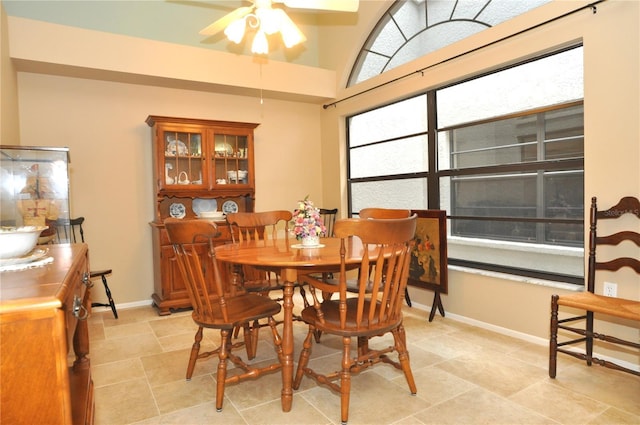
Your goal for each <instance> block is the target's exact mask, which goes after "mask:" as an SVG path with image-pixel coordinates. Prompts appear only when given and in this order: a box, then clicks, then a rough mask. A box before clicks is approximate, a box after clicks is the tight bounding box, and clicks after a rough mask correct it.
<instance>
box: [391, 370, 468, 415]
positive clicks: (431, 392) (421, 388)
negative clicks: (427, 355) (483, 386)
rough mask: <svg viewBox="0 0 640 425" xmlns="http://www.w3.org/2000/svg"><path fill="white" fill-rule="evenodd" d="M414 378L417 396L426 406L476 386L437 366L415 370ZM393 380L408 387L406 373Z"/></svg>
mask: <svg viewBox="0 0 640 425" xmlns="http://www.w3.org/2000/svg"><path fill="white" fill-rule="evenodd" d="M413 378H414V379H415V382H416V387H417V388H418V394H417V396H418V397H419V398H421V399H422V400H425V401H426V402H427V403H428V404H425V408H426V407H429V406H431V405H434V404H438V403H442V402H443V401H446V400H449V399H451V398H454V397H456V396H458V395H460V394H463V393H465V392H467V391H470V390H471V389H473V388H476V385H475V384H472V383H471V382H469V381H466V380H464V379H461V378H459V377H457V376H456V375H452V374H451V373H448V372H445V371H444V370H442V369H439V368H437V367H426V368H421V369H419V370H417V371H415V370H414V372H413ZM392 382H393V383H394V384H396V385H399V386H404V387H406V385H407V383H406V381H405V379H404V375H403V376H399V377H396V378H395V379H393V380H392Z"/></svg>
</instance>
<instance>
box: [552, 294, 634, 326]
mask: <svg viewBox="0 0 640 425" xmlns="http://www.w3.org/2000/svg"><path fill="white" fill-rule="evenodd" d="M558 305H563V306H566V307H574V308H578V309H582V310H588V311H593V312H594V313H603V314H609V315H611V316H616V317H620V318H625V319H630V320H640V302H639V301H634V300H627V299H625V298H614V297H607V296H604V295H597V294H593V293H591V292H580V293H576V294H569V295H562V296H561V297H559V298H558Z"/></svg>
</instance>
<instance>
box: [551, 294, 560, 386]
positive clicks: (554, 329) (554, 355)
mask: <svg viewBox="0 0 640 425" xmlns="http://www.w3.org/2000/svg"><path fill="white" fill-rule="evenodd" d="M550 327H551V329H550V330H549V377H550V378H555V377H556V364H557V360H558V296H557V295H552V296H551V325H550Z"/></svg>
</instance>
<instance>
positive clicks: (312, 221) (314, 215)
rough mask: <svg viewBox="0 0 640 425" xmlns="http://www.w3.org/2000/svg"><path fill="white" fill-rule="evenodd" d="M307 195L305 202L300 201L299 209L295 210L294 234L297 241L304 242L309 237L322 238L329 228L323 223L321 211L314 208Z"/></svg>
mask: <svg viewBox="0 0 640 425" xmlns="http://www.w3.org/2000/svg"><path fill="white" fill-rule="evenodd" d="M308 198H309V196H308V195H307V196H306V197H305V198H304V200H302V201H298V208H296V209H295V210H293V220H292V222H291V223H292V225H293V234H294V235H295V236H296V239H298V240H302V239H304V238H306V237H308V236H322V235H324V234H325V233H326V232H327V228H326V227H325V226H324V223H323V222H322V217H321V216H320V210H319V209H318V208H316V207H314V206H313V202H312V201H310V200H309V199H308Z"/></svg>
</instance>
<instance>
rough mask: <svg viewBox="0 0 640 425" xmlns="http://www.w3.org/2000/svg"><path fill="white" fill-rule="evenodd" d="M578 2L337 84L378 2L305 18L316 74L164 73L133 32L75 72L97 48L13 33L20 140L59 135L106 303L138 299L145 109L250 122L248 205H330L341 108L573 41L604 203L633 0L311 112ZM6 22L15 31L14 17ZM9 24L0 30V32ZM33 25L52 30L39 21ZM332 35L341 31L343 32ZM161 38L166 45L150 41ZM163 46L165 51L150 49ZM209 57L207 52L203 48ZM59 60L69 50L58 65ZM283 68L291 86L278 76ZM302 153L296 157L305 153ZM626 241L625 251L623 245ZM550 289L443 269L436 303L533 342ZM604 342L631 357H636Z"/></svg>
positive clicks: (588, 185)
mask: <svg viewBox="0 0 640 425" xmlns="http://www.w3.org/2000/svg"><path fill="white" fill-rule="evenodd" d="M387 4H390V2H388V1H387ZM581 4H586V2H583V1H574V2H553V3H552V4H550V5H548V6H546V7H543V8H540V10H536V11H534V12H533V13H530V14H527V16H526V18H521V19H515V20H513V22H508V23H505V24H501V25H498V26H496V27H494V28H492V29H491V30H489V31H487V32H486V34H485V33H483V35H482V36H480V37H473V38H472V40H466V41H462V42H460V43H457V44H456V45H453V46H451V47H449V48H447V49H443V50H442V51H439V52H435V53H434V54H431V55H428V56H425V57H423V58H420V59H419V60H417V61H415V62H414V63H411V64H408V65H406V66H404V67H401V68H399V69H396V70H393V71H392V72H390V73H388V74H387V75H382V76H380V77H379V78H376V79H373V80H372V81H369V82H366V83H363V84H361V85H360V87H356V88H351V89H342V87H344V83H345V81H346V78H347V74H348V71H349V69H350V66H351V63H352V62H353V60H354V59H355V54H356V53H357V51H356V50H357V49H359V47H360V45H361V44H362V42H363V41H364V38H365V37H366V34H367V33H368V31H370V29H371V28H372V26H373V25H374V23H375V21H377V19H378V17H379V16H380V13H381V11H382V10H384V9H386V7H384V6H383V5H382V2H361V8H362V10H361V12H360V13H359V14H358V16H359V19H358V22H357V24H356V25H355V26H349V25H335V26H331V25H328V26H327V27H326V28H322V29H321V30H320V31H321V33H320V39H321V40H323V41H322V43H323V45H322V46H321V50H322V52H323V53H321V63H322V64H323V66H325V65H328V64H331V65H332V66H335V69H336V71H337V73H336V74H335V75H334V76H333V77H329V78H327V77H328V76H327V74H326V73H324V72H321V71H319V70H316V69H308V68H296V67H287V66H281V65H280V64H274V63H271V64H270V65H273V67H272V68H266V67H265V68H263V69H270V70H271V69H276V68H277V69H278V70H279V72H276V73H274V72H271V71H270V72H269V73H268V76H267V77H266V78H263V79H258V77H257V75H258V71H256V68H253V71H252V75H249V76H247V75H246V72H244V71H243V72H238V71H239V70H237V69H236V68H233V67H225V66H221V67H220V68H219V69H222V70H224V71H216V72H223V73H224V75H225V76H224V78H227V80H225V81H226V83H225V86H224V87H217V86H216V85H215V83H216V80H215V78H213V79H210V78H209V77H207V76H206V75H204V74H203V73H202V72H197V73H195V74H189V73H185V71H183V70H175V71H172V72H175V73H177V74H179V75H180V78H177V77H176V78H175V79H172V75H171V73H170V72H169V71H166V70H164V69H163V68H162V67H163V64H164V63H166V58H167V57H173V55H174V53H175V54H178V53H179V52H177V51H176V50H175V49H177V47H176V46H171V47H169V46H164V45H162V44H161V43H160V44H158V43H153V42H145V41H136V43H135V44H136V49H138V50H136V52H139V51H140V50H139V49H143V50H144V47H145V46H148V47H149V51H150V52H152V53H153V54H148V55H147V56H145V58H144V60H132V62H133V63H134V65H136V66H133V67H132V66H129V65H130V64H127V65H128V66H127V67H126V75H125V74H123V73H119V71H122V72H125V71H124V70H123V69H121V68H122V67H124V65H122V66H120V65H119V64H118V63H110V64H109V70H108V71H109V72H108V73H106V74H105V73H100V72H97V73H96V72H89V73H87V72H83V71H86V70H85V69H84V68H91V67H92V66H96V67H97V68H98V70H102V71H104V69H102V68H104V67H106V65H105V64H103V63H102V59H101V58H102V56H101V52H100V51H99V50H98V49H95V51H94V52H93V53H91V52H88V51H86V50H85V51H84V53H83V55H76V56H74V58H72V59H70V54H66V53H65V50H64V49H56V51H54V52H52V51H51V50H52V49H48V50H46V51H44V52H42V51H39V50H38V49H37V47H34V46H31V45H29V43H26V42H25V43H17V44H18V46H17V47H16V50H15V52H16V55H19V59H20V60H19V61H18V63H19V65H20V66H21V67H22V68H19V69H22V72H20V73H19V78H18V89H19V101H20V110H19V112H20V131H21V142H22V144H33V145H61V146H69V147H70V148H71V160H72V164H71V168H72V174H71V179H72V180H71V186H72V199H71V203H72V211H73V213H74V214H77V215H79V214H82V215H84V216H85V217H87V220H88V224H87V230H88V232H87V233H88V241H89V244H90V248H91V258H92V265H93V266H94V268H100V267H111V268H113V269H114V274H113V276H112V278H111V279H110V282H112V284H111V285H112V289H113V292H114V296H115V298H116V302H117V303H119V304H126V303H135V302H139V301H143V302H149V297H150V294H151V292H152V291H153V289H152V280H151V279H152V277H151V272H152V265H151V237H150V230H149V226H148V222H149V221H150V220H151V218H152V200H153V194H152V182H151V150H150V145H149V144H150V135H149V129H148V127H146V125H145V124H144V119H145V118H146V116H147V115H149V114H157V115H176V116H184V117H197V118H211V119H220V120H235V121H248V122H258V123H261V125H260V126H259V127H258V128H257V131H256V158H257V164H256V175H257V179H256V181H257V205H256V206H257V209H259V210H265V209H272V208H292V207H293V206H294V203H295V201H296V200H297V199H299V198H301V197H303V196H305V195H307V194H309V195H310V196H311V198H312V199H314V200H315V201H316V203H318V204H322V205H325V206H331V207H333V206H337V207H339V208H340V211H341V214H343V215H344V214H345V212H346V208H347V204H346V185H345V180H344V177H345V171H344V170H345V148H344V146H345V139H344V134H345V133H344V128H343V127H344V117H345V116H348V115H350V114H353V113H355V112H358V111H361V110H363V109H367V108H370V107H371V106H372V105H376V104H383V103H388V102H390V101H392V100H396V99H399V98H402V97H405V96H407V95H409V94H412V93H417V92H420V91H423V90H424V89H425V88H429V87H436V86H439V85H441V84H444V83H445V82H449V81H453V80H456V79H460V78H463V77H465V76H468V75H472V74H474V73H477V72H479V71H480V70H487V69H492V68H494V67H496V66H499V65H502V64H506V63H512V62H515V61H518V60H521V59H523V58H526V57H531V56H535V55H536V54H539V53H540V52H545V51H549V50H552V49H555V48H557V47H558V46H562V45H566V44H571V43H573V42H575V41H579V40H583V41H584V46H585V49H584V50H585V139H586V141H585V143H586V146H585V169H586V173H585V197H587V198H589V197H590V196H592V195H597V196H598V197H599V198H600V200H601V204H602V205H605V204H610V203H612V202H615V201H616V200H617V199H618V198H620V197H621V196H623V195H628V194H634V195H636V196H638V195H639V194H640V169H639V167H638V163H639V162H640V143H639V141H640V130H639V126H638V125H639V124H638V116H640V107H639V99H640V96H639V94H640V93H639V88H638V75H639V72H640V70H639V67H638V62H639V52H640V43H639V38H640V37H639V29H638V28H639V27H640V25H638V24H639V22H640V3H638V2H635V1H634V2H627V1H607V2H605V3H602V4H599V5H598V8H597V13H595V14H594V13H592V11H591V10H584V11H582V12H579V13H577V14H574V15H571V16H568V17H566V18H563V19H561V20H558V21H556V22H552V23H550V24H547V25H544V26H542V27H540V28H537V29H535V30H533V31H530V32H527V33H525V34H522V35H519V36H517V37H515V38H513V39H509V40H506V41H502V42H498V43H495V44H494V45H493V46H492V47H490V48H486V49H481V50H479V51H477V52H475V53H474V54H471V55H468V56H467V57H460V58H458V59H455V60H453V61H450V62H447V63H445V64H441V65H434V66H433V67H431V68H429V70H428V72H425V74H424V76H423V75H421V74H416V75H414V76H412V77H409V78H406V79H402V80H401V81H399V82H397V83H394V84H389V85H387V86H385V87H384V88H382V89H379V90H373V91H370V92H368V93H367V94H365V95H362V96H358V97H355V98H353V99H351V100H349V101H346V102H342V103H339V104H338V105H337V106H336V107H330V108H328V109H326V110H325V109H323V108H322V107H321V106H320V105H321V104H322V103H326V102H327V99H330V98H332V97H335V92H336V90H337V98H343V97H346V96H349V95H352V94H354V93H356V92H357V91H359V90H362V89H366V88H371V87H373V86H374V85H376V84H379V83H383V82H385V81H388V80H390V79H393V78H396V77H398V76H399V75H402V74H404V73H407V74H408V73H411V72H412V71H415V70H416V69H419V68H421V67H425V66H429V65H432V64H436V63H437V62H439V61H440V60H442V59H445V58H447V57H453V56H456V55H457V54H459V53H461V52H464V51H466V50H470V49H474V48H476V47H478V45H481V44H484V43H488V42H492V41H495V40H498V39H500V38H502V37H504V36H505V35H508V34H511V33H516V32H518V31H520V30H522V29H524V28H526V27H529V26H532V25H535V24H537V23H540V22H542V21H544V20H546V19H549V18H552V17H554V16H559V15H561V14H563V13H565V12H566V11H568V10H569V9H570V8H575V7H577V6H579V5H581ZM365 18H366V19H365ZM371 20H373V21H371ZM38 28H39V25H35V28H34V27H31V28H29V37H32V36H33V32H34V31H37V30H38ZM47 28H49V27H47ZM15 31H16V33H18V32H19V30H18V29H17V28H16V29H15ZM47 31H48V29H47ZM363 31H364V32H363ZM13 33H14V32H13V28H12V30H11V31H10V35H11V34H13ZM49 36H50V37H54V36H55V31H54V32H53V33H51V34H50V35H49ZM91 36H92V37H94V40H96V42H98V43H100V42H102V41H104V42H105V45H109V46H113V44H112V43H115V42H114V39H113V38H112V37H110V36H109V37H108V36H106V35H104V37H107V38H102V36H100V35H99V34H92V35H91ZM22 37H26V35H24V36H22ZM344 40H353V42H352V43H353V44H351V43H345V42H344ZM13 41H14V40H12V42H13ZM69 42H71V41H69ZM138 43H141V45H138ZM147 43H148V44H147ZM115 46H117V48H118V49H123V50H124V52H122V54H123V55H124V54H126V53H131V52H128V51H127V46H128V43H122V44H119V43H116V44H115ZM165 47H166V48H167V49H170V50H164V48H165ZM83 48H85V49H86V48H87V47H86V46H85V47H83ZM112 48H113V47H112ZM68 50H70V49H68ZM165 52H171V55H170V56H168V55H163V53H165ZM180 52H181V50H180ZM13 53H14V52H13V51H12V56H13ZM111 54H113V51H111ZM180 58H181V59H182V60H183V65H184V66H185V67H189V66H191V67H193V68H196V69H200V68H202V66H203V63H206V64H207V66H209V64H210V63H227V62H224V61H227V60H229V61H231V62H228V63H233V61H235V60H236V59H234V58H229V57H227V56H224V57H222V56H215V57H209V56H207V57H206V58H205V59H203V57H202V56H201V55H200V53H199V52H195V51H191V50H189V54H188V55H187V54H181V55H180ZM218 58H222V62H218V61H216V59H218ZM30 59H33V60H34V61H36V60H43V61H48V62H50V64H51V63H54V64H55V66H46V67H44V66H40V67H38V66H36V65H41V64H37V63H35V62H29V61H30ZM65 60H74V61H81V62H82V64H81V67H80V65H76V64H74V67H73V68H72V69H67V68H65V67H64V65H65V63H67V64H68V62H64V61H65ZM190 61H193V62H190ZM3 62H4V61H3ZM96 63H100V65H95V64H96ZM154 64H155V66H154ZM276 65H277V66H276ZM251 66H253V65H252V64H251V63H250V62H249V63H246V62H245V63H243V67H251ZM101 67H102V68H101ZM61 68H63V69H61ZM79 68H83V69H79ZM150 69H151V70H153V69H158V70H162V75H161V76H157V75H154V76H149V75H148V74H149V73H150V71H149V70H150ZM243 69H244V68H243ZM27 71H28V72H27ZM92 71H93V70H92ZM234 71H236V72H235V73H234ZM245 71H246V70H245ZM37 72H43V74H40V73H37ZM137 73H140V75H138V74H137ZM56 74H63V75H64V76H63V75H56ZM196 74H197V75H196ZM234 74H242V75H241V77H242V78H243V79H244V82H242V81H240V82H238V81H237V80H238V78H240V77H238V76H234ZM316 76H317V77H318V78H315V77H316ZM234 77H235V78H236V80H234ZM90 78H94V79H90ZM95 78H106V79H109V80H111V81H100V80H97V79H95ZM185 78H195V79H196V80H197V83H198V85H188V84H186V83H185V81H184V79H185ZM220 78H223V77H220ZM332 78H333V79H332ZM207 79H208V80H207ZM114 80H117V81H120V82H116V81H114ZM203 80H207V81H203ZM122 81H125V82H122ZM247 81H251V83H250V84H249V83H247ZM287 81H291V85H292V86H295V87H297V88H294V89H289V88H287ZM316 81H318V84H319V85H320V89H319V90H315V91H313V90H311V89H310V88H308V87H307V88H304V86H305V85H307V86H313V87H314V89H317V87H316ZM243 84H247V85H250V86H251V89H252V90H251V91H250V93H249V95H247V93H238V91H240V90H239V89H241V88H242V85H243ZM329 85H331V87H328V86H329ZM260 86H262V87H264V88H265V89H266V96H267V97H266V98H265V101H264V105H261V104H260V102H259V93H258V91H257V90H256V87H260ZM270 89H273V90H270ZM3 91H4V90H3ZM234 91H235V92H234ZM296 91H299V92H303V96H301V98H302V101H300V99H296V98H295V96H291V95H292V93H295V92H296ZM269 96H275V97H277V98H278V99H280V100H276V99H273V98H269ZM307 158H311V159H312V160H311V161H310V162H306V161H307ZM303 161H304V162H303ZM614 183H615V184H614ZM586 202H587V199H585V203H586ZM631 254H632V255H636V256H638V252H637V251H634V252H632V253H631ZM618 283H619V291H620V294H621V295H623V294H625V295H629V297H631V298H633V297H634V296H635V297H636V298H640V294H638V293H631V294H629V292H633V291H636V292H637V291H638V289H637V288H638V287H639V286H638V285H637V284H638V283H639V282H638V278H637V277H635V276H632V275H631V274H629V275H628V277H626V278H625V280H624V281H620V282H618ZM633 283H635V284H636V286H635V287H633V288H634V289H631V288H632V286H631V285H629V284H633ZM627 285H628V286H627ZM625 288H626V289H625ZM99 292H100V291H97V293H98V294H99ZM555 292H559V290H558V289H552V288H549V287H544V286H540V285H533V284H528V283H522V282H518V281H513V280H509V279H503V278H500V277H495V276H486V275H478V274H472V273H468V272H464V271H458V270H454V271H451V272H450V282H449V295H447V296H444V297H443V302H444V307H445V309H446V311H447V312H448V313H449V314H451V315H456V316H458V317H462V318H465V319H466V320H470V321H478V322H483V323H486V324H487V325H488V326H494V327H496V328H504V329H506V330H508V331H511V332H513V333H523V334H526V335H528V336H529V337H530V338H531V339H534V340H535V339H536V338H539V339H540V340H542V339H545V338H547V335H548V315H549V299H550V295H551V294H552V293H555ZM100 295H101V294H100ZM411 295H412V298H413V300H414V301H415V302H416V303H418V304H422V305H426V306H430V304H431V298H432V293H430V292H426V291H420V290H417V289H411ZM624 330H625V332H626V333H627V334H629V336H630V338H631V339H633V338H635V339H638V336H639V333H640V330H638V329H637V327H636V328H634V327H632V326H627V327H626V328H624ZM616 355H618V353H616ZM619 356H620V357H623V358H626V359H627V360H628V361H629V362H631V363H634V364H638V359H637V356H636V357H635V358H630V356H629V355H624V354H620V355H619Z"/></svg>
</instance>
